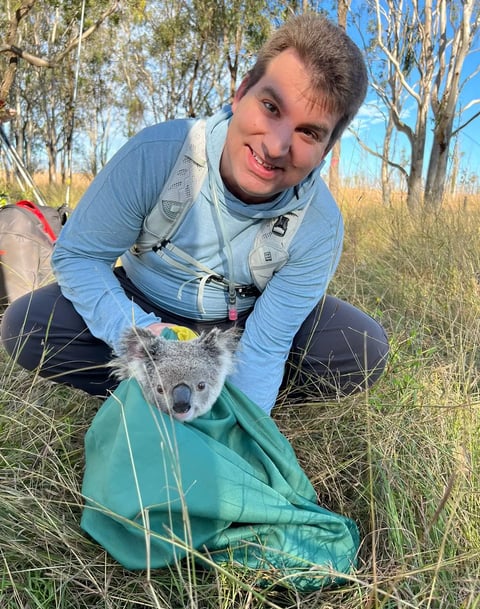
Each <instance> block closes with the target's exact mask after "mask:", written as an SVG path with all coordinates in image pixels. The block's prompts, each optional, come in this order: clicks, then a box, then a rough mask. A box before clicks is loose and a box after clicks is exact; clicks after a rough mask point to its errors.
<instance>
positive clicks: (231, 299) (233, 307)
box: [208, 168, 238, 321]
mask: <svg viewBox="0 0 480 609" xmlns="http://www.w3.org/2000/svg"><path fill="white" fill-rule="evenodd" d="M208 176H209V181H210V191H211V193H212V198H213V205H214V207H215V211H216V213H217V219H218V225H219V227H220V232H221V233H222V240H223V243H224V244H225V250H226V254H227V265H228V279H227V281H228V319H229V320H230V321H237V319H238V311H237V291H236V289H235V275H234V270H233V252H232V246H231V244H230V239H228V237H227V231H226V229H225V225H224V223H223V218H222V212H221V210H220V203H219V201H218V194H217V185H216V183H215V177H214V173H213V171H212V170H211V168H209V171H208Z"/></svg>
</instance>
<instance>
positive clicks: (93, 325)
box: [2, 14, 388, 413]
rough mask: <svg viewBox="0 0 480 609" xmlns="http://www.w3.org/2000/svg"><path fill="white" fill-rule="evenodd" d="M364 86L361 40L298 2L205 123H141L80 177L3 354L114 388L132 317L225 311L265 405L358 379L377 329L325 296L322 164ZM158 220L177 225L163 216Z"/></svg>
mask: <svg viewBox="0 0 480 609" xmlns="http://www.w3.org/2000/svg"><path fill="white" fill-rule="evenodd" d="M366 88H367V76H366V69H365V64H364V61H363V59H362V56H361V53H360V51H359V49H358V48H357V47H356V46H355V44H354V43H353V42H352V41H351V40H350V38H349V37H348V36H347V35H346V34H345V32H344V31H343V30H342V29H341V28H339V27H337V26H336V25H334V24H333V23H331V22H330V21H328V20H326V19H324V18H322V17H320V16H317V15H313V14H308V15H303V16H299V17H295V18H292V19H290V20H289V21H288V22H287V23H286V24H285V25H284V26H283V27H282V28H280V29H279V30H278V31H277V32H275V33H274V34H273V36H272V37H271V38H270V39H269V40H268V41H267V43H266V44H265V45H264V47H262V49H261V50H260V52H259V55H258V58H257V62H256V63H255V65H254V67H253V69H252V70H251V71H250V73H249V74H247V76H246V77H245V78H244V80H243V81H242V83H241V85H240V87H239V88H238V91H237V93H236V95H235V97H234V99H233V101H232V104H231V106H227V107H225V108H224V109H223V110H222V111H220V112H218V113H217V114H215V115H214V116H212V117H210V118H208V119H207V120H206V121H205V125H204V124H203V122H200V121H196V120H174V121H169V122H165V123H162V124H159V125H154V126H152V127H148V128H147V129H144V130H143V131H142V132H140V133H139V134H138V135H136V136H135V137H134V138H132V139H131V140H130V141H129V142H128V143H127V144H126V145H125V146H124V147H123V148H122V149H121V150H120V151H119V152H118V153H117V154H116V155H115V156H114V158H113V159H112V160H111V161H110V162H109V163H108V165H107V166H106V167H105V168H104V169H103V170H102V172H101V173H100V174H99V175H98V176H97V177H96V178H95V180H94V181H93V183H92V184H91V186H90V188H89V189H88V190H87V192H86V193H85V195H84V196H83V198H82V200H81V201H80V203H79V204H78V206H77V208H76V209H75V212H74V213H73V214H72V217H71V218H70V220H69V221H68V222H67V224H66V226H65V227H64V228H63V230H62V233H61V235H60V237H59V239H58V241H57V244H56V248H55V252H54V255H53V268H54V272H55V276H56V280H57V283H54V284H52V285H50V286H47V287H45V288H42V289H40V290H37V291H36V292H34V293H32V294H29V295H27V296H26V297H23V298H21V299H19V300H17V301H16V302H14V303H13V304H12V305H11V306H10V307H9V308H8V309H7V311H6V313H5V315H4V319H3V323H2V340H3V344H4V345H5V347H6V349H7V351H8V352H9V353H10V354H11V355H12V356H14V357H16V358H17V361H18V363H19V364H20V365H22V366H24V367H26V368H28V369H38V371H39V373H40V374H41V375H43V376H45V377H48V378H54V379H55V380H56V381H58V382H64V383H67V384H71V385H73V386H76V387H79V388H81V389H84V390H85V391H88V392H89V393H92V394H96V395H105V394H106V393H107V391H108V390H110V389H113V388H114V387H115V384H116V381H115V379H114V378H112V377H111V376H110V375H109V369H108V368H107V367H106V363H107V362H108V361H109V360H110V359H111V357H112V353H115V352H118V351H119V350H120V348H121V347H120V345H121V342H122V340H121V339H122V336H123V335H124V333H125V331H126V330H128V328H130V327H131V326H132V325H136V326H140V327H144V328H148V329H149V330H150V331H151V332H152V333H154V334H159V333H160V332H161V331H162V330H163V329H164V328H165V326H168V325H171V324H177V325H181V326H186V327H188V328H191V329H193V330H196V331H200V330H202V329H208V328H210V327H212V326H219V327H223V328H227V327H231V326H232V325H233V324H236V325H237V326H239V327H240V328H243V334H242V337H241V340H240V347H239V350H238V354H237V363H236V368H235V371H234V372H233V374H232V375H231V376H230V381H231V382H232V383H233V384H234V385H236V386H237V387H238V388H240V389H241V390H242V391H243V392H244V393H245V394H247V395H248V396H249V397H250V398H251V399H252V400H253V401H254V402H255V403H256V404H257V405H258V406H259V407H260V408H261V409H263V410H264V411H265V412H267V413H270V411H271V409H272V408H273V406H274V405H275V402H276V398H277V395H278V391H279V388H280V386H281V385H282V382H283V383H284V384H286V383H287V382H288V383H289V386H295V388H296V389H298V391H299V392H300V395H302V390H304V389H306V390H307V392H308V395H309V396H310V397H312V396H314V397H316V398H317V399H322V398H326V399H331V398H336V397H339V396H342V395H346V394H350V393H352V392H355V391H358V390H361V389H364V388H365V387H367V386H369V385H371V384H372V383H373V382H374V381H375V380H376V379H377V378H378V377H379V375H380V374H381V373H382V371H383V369H384V366H385V361H386V357H387V353H388V343H387V339H386V336H385V333H384V331H383V329H382V328H381V326H380V325H378V324H377V323H376V322H375V321H374V320H373V319H372V318H371V317H370V316H368V315H367V314H366V313H364V312H361V311H360V310H358V309H356V308H355V307H353V306H351V305H349V304H347V303H345V302H343V301H341V300H339V299H337V298H334V297H332V296H329V295H327V294H326V291H327V287H328V284H329V281H330V279H331V278H332V276H333V274H334V272H335V270H336V267H337V264H338V261H339V257H340V253H341V247H342V239H343V223H342V218H341V215H340V212H339V210H338V207H337V205H336V203H335V201H334V200H333V198H332V196H331V195H330V193H329V191H328V189H327V187H326V186H325V184H324V182H323V180H322V178H321V176H320V166H321V164H322V161H323V159H324V158H325V155H326V154H327V153H328V151H329V150H330V149H331V147H332V146H333V144H334V143H335V141H336V140H337V139H338V138H339V137H340V135H341V134H342V132H343V130H344V129H345V127H346V126H347V125H348V124H349V123H350V121H351V120H352V118H353V117H354V116H355V114H356V112H357V111H358V108H359V106H360V105H361V103H362V101H363V99H364V97H365V94H366ZM193 132H195V134H196V135H195V141H196V145H195V144H194V145H193V148H191V149H188V150H187V151H185V150H186V149H185V147H184V145H185V142H186V141H187V142H188V141H189V138H192V139H193V136H192V133H193ZM198 142H200V144H199V143H198ZM178 166H181V168H180V169H178ZM192 166H195V167H199V168H200V175H201V176H202V177H201V179H198V178H193V177H192V175H190V174H191V173H193V169H192V170H191V169H189V168H191V167H192ZM203 166H205V168H206V171H205V172H204V173H202V172H201V168H202V167H203ZM182 172H183V173H182ZM172 176H173V177H172ZM172 192H174V195H172ZM182 192H184V193H185V192H186V194H179V193H182ZM189 193H190V194H191V193H193V194H192V196H191V197H190V198H191V199H192V200H190V201H187V199H188V197H189ZM160 208H161V209H160ZM159 209H160V211H161V212H162V213H157V212H158V211H159ZM178 209H182V212H181V213H180V215H178V216H176V215H175V213H176V212H175V210H178ZM172 210H173V211H172ZM183 212H185V213H183ZM162 214H163V215H162ZM172 216H175V218H176V219H177V220H178V221H176V220H175V230H173V228H172V226H170V225H169V226H162V223H163V224H165V223H167V224H168V222H170V223H171V225H173V224H174V220H172ZM162 218H163V220H162ZM167 218H169V219H167ZM152 235H153V241H152V242H151V237H152ZM155 235H158V236H159V237H158V239H157V240H155ZM161 235H163V237H160V236H161ZM166 235H167V236H168V238H166V237H165V236H166ZM150 242H151V243H150ZM141 243H143V244H144V243H150V246H148V247H146V248H144V247H143V248H142V247H140V245H139V244H141ZM152 243H153V245H152ZM118 258H120V259H121V262H122V264H121V266H118V265H116V264H115V263H116V261H117V259H118Z"/></svg>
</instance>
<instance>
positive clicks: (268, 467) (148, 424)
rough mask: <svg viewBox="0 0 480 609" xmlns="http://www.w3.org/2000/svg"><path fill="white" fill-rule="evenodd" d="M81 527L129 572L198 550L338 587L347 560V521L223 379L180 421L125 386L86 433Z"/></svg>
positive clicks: (296, 581) (303, 586)
mask: <svg viewBox="0 0 480 609" xmlns="http://www.w3.org/2000/svg"><path fill="white" fill-rule="evenodd" d="M85 451H86V467H85V474H84V481H83V489H82V493H83V496H84V499H85V506H84V510H83V514H82V520H81V526H82V528H83V529H84V530H85V531H86V532H87V533H88V534H89V535H91V536H92V537H93V538H94V539H95V540H96V541H97V542H98V543H100V544H101V545H102V546H103V547H104V548H105V549H106V550H107V552H108V553H109V554H110V555H111V556H112V557H113V558H115V559H116V560H117V561H118V562H119V563H121V564H122V565H123V566H124V567H126V568H128V569H145V568H159V567H165V566H167V565H172V564H175V562H176V561H178V560H181V559H182V558H184V557H186V556H192V552H194V554H195V560H199V561H203V559H202V556H203V557H204V559H205V562H206V563H207V564H211V563H212V561H213V562H214V563H217V564H224V563H236V564H239V565H242V566H244V567H248V568H251V569H254V570H256V571H257V572H258V581H259V583H260V584H261V583H264V584H265V583H266V582H269V581H270V582H272V581H276V582H278V583H280V582H281V583H282V584H284V585H287V586H293V587H295V588H297V589H299V590H304V591H306V590H315V589H319V588H321V587H323V586H325V585H328V584H331V583H334V582H335V583H341V582H342V581H343V577H342V575H343V574H348V573H349V572H350V571H351V569H352V568H353V567H354V566H355V560H356V554H357V550H358V545H359V537H358V531H357V528H356V526H355V524H354V523H353V521H351V520H349V519H348V518H345V517H343V516H341V515H339V514H335V513H332V512H330V511H328V510H326V509H324V508H322V507H320V506H319V505H317V501H316V494H315V491H314V489H313V487H312V485H311V484H310V482H309V480H308V478H307V477H306V475H305V473H304V472H303V470H302V469H301V467H300V466H299V464H298V462H297V459H296V457H295V454H294V452H293V449H292V447H291V445H290V444H289V442H288V441H287V439H286V438H285V437H284V436H283V435H282V434H281V432H280V431H279V429H278V427H277V426H276V424H275V422H274V421H273V420H272V419H271V418H270V417H268V416H267V415H266V414H265V413H264V412H263V411H262V410H260V409H259V408H258V407H257V406H256V405H255V404H253V403H252V402H251V401H250V400H249V399H248V398H247V397H246V396H245V395H244V394H243V393H241V392H240V391H238V390H237V389H236V388H235V387H233V386H231V385H229V384H228V383H227V384H226V385H225V387H224V389H223V390H222V393H221V396H220V398H219V399H218V400H217V402H216V403H215V406H214V407H213V409H212V410H211V412H209V413H208V414H206V415H204V416H203V417H200V418H198V419H196V420H194V421H193V422H191V423H187V424H182V423H178V422H177V421H175V420H173V419H172V418H170V417H169V416H168V415H165V414H163V413H162V412H160V411H159V410H158V409H156V408H154V407H152V406H151V405H149V404H148V403H147V402H146V401H145V400H144V398H143V395H142V392H141V389H140V387H139V385H138V384H137V383H136V381H134V380H129V381H122V383H121V384H120V385H119V387H118V388H117V390H116V391H115V393H114V394H112V396H110V397H109V398H108V399H107V400H106V402H105V403H104V404H103V405H102V407H101V408H100V410H99V411H98V413H97V415H96V416H95V418H94V420H93V422H92V425H91V427H90V429H89V430H88V432H87V434H86V438H85Z"/></svg>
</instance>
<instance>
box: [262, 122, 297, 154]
mask: <svg viewBox="0 0 480 609" xmlns="http://www.w3.org/2000/svg"><path fill="white" fill-rule="evenodd" d="M292 137H293V130H292V128H291V127H290V126H289V125H288V124H286V123H282V124H277V125H276V127H275V128H274V129H271V130H270V131H269V132H268V133H267V134H266V135H265V137H264V139H263V145H264V149H265V155H266V156H267V160H268V158H270V159H278V158H281V157H284V156H285V155H287V154H288V152H289V151H290V147H291V145H292Z"/></svg>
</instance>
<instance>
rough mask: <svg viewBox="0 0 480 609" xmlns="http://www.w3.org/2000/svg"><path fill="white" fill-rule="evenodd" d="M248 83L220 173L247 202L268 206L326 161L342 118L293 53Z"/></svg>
mask: <svg viewBox="0 0 480 609" xmlns="http://www.w3.org/2000/svg"><path fill="white" fill-rule="evenodd" d="M247 82H248V81H245V80H244V81H243V83H242V84H241V86H240V88H239V90H238V91H237V94H236V95H235V98H234V100H233V103H232V110H233V116H232V119H231V122H230V125H229V128H228V132H227V138H226V141H225V146H224V149H223V153H222V158H221V161H220V174H221V176H222V179H223V181H224V183H225V184H226V186H227V188H228V189H229V190H230V192H231V193H232V194H234V195H235V196H236V197H238V198H239V199H240V200H242V201H244V202H245V203H262V202H264V201H269V200H271V199H272V198H274V197H275V196H276V195H277V194H278V193H280V192H282V191H284V190H286V189H287V188H290V187H291V186H294V185H296V184H298V183H300V182H301V181H302V180H303V179H304V178H305V177H306V176H307V175H308V174H309V173H310V172H311V171H312V169H314V168H315V167H317V166H318V165H319V164H320V163H321V162H322V160H323V158H324V156H325V154H326V152H328V150H327V146H328V143H329V141H330V136H331V134H332V131H333V129H334V128H335V126H336V124H337V122H338V120H339V117H338V116H337V115H336V114H332V113H331V112H330V111H329V110H327V108H326V104H325V103H322V102H323V101H324V100H322V98H321V97H319V96H318V95H317V96H314V93H313V91H312V89H311V84H310V78H309V75H308V73H307V70H306V68H305V65H304V63H303V61H301V60H300V58H299V57H298V55H297V53H296V52H295V51H294V50H293V49H288V50H286V51H283V52H282V53H280V54H279V55H277V56H276V57H275V58H274V59H272V61H271V62H270V63H269V65H268V67H267V70H266V72H265V74H264V75H263V76H262V78H261V79H260V80H259V81H258V82H257V83H256V84H255V85H253V86H252V87H251V88H250V89H247V90H245V89H246V86H247Z"/></svg>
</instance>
